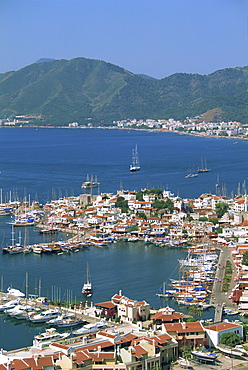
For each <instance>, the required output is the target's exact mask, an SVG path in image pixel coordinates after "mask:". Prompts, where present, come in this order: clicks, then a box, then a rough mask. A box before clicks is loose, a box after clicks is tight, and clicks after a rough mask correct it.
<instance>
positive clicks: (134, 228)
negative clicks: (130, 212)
mask: <svg viewBox="0 0 248 370" xmlns="http://www.w3.org/2000/svg"><path fill="white" fill-rule="evenodd" d="M138 230H139V226H138V225H132V226H130V229H129V231H130V233H131V232H132V231H138Z"/></svg>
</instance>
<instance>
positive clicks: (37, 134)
mask: <svg viewBox="0 0 248 370" xmlns="http://www.w3.org/2000/svg"><path fill="white" fill-rule="evenodd" d="M232 142H233V141H232V140H225V139H212V138H196V137H192V136H190V137H189V136H184V135H176V134H169V133H148V132H145V131H142V132H140V131H126V130H98V129H82V130H80V129H79V130H73V129H72V130H68V129H24V128H20V129H11V128H9V129H5V128H4V129H0V172H1V173H0V180H1V183H0V188H2V191H3V197H4V198H6V197H7V198H9V197H10V193H11V197H12V198H13V197H18V198H23V197H30V198H31V200H32V199H35V198H36V199H39V201H40V202H45V201H47V200H50V199H51V198H52V197H54V196H56V197H60V196H64V195H78V194H80V193H81V184H82V182H83V181H85V179H86V175H87V174H93V175H97V177H98V180H99V181H100V182H101V191H102V192H116V190H118V189H120V188H121V187H122V188H123V189H128V190H139V189H141V188H144V187H149V188H150V187H160V188H163V189H170V190H171V191H172V192H174V193H176V194H179V195H180V196H182V197H197V196H199V195H200V194H201V193H204V192H212V193H215V189H216V188H215V185H216V182H217V181H218V182H219V184H220V190H221V191H222V189H223V191H226V192H227V194H231V192H232V191H233V192H234V193H237V188H238V184H239V183H240V184H241V186H240V187H241V190H242V188H244V187H245V182H246V179H247V170H246V169H247V149H248V147H247V146H248V142H246V141H239V144H238V145H232ZM136 143H137V145H138V150H139V156H140V162H141V170H140V172H137V173H130V172H129V164H130V163H131V152H132V148H133V147H134V146H135V144H136ZM201 157H206V158H207V163H208V167H209V168H211V172H209V173H205V174H199V176H198V177H197V178H192V179H185V175H186V174H187V173H188V170H189V167H191V166H195V168H197V167H198V166H200V162H201ZM225 189H226V190H225ZM7 221H8V218H6V217H2V218H1V219H0V238H1V239H2V238H3V235H4V233H5V232H6V234H7V238H8V237H9V238H10V235H11V231H10V228H9V226H8V225H7V223H6V222H7ZM31 237H32V236H31ZM185 254H186V252H185V251H183V250H169V249H160V248H156V247H153V246H144V245H143V243H134V244H132V243H123V242H119V243H116V244H113V245H110V246H109V247H108V248H106V249H95V248H91V249H89V250H85V251H81V252H79V253H76V254H70V255H61V256H53V255H51V256H49V255H48V256H39V255H33V254H28V255H4V254H0V259H1V264H0V266H1V267H0V276H3V278H4V290H5V289H6V288H7V287H8V286H9V285H11V284H12V286H13V287H15V288H18V289H21V290H23V291H24V290H25V275H26V273H28V278H29V293H33V294H35V293H37V284H38V283H37V281H38V280H40V281H41V292H42V295H46V296H48V297H50V298H53V297H57V298H60V299H67V298H68V297H71V298H73V299H77V300H79V299H81V298H82V296H81V295H80V292H81V287H82V284H83V282H84V280H85V267H86V262H87V261H88V262H89V266H90V269H91V276H92V281H93V285H94V295H93V297H92V300H93V301H94V302H95V303H97V302H101V301H104V300H109V299H110V298H111V296H112V295H114V294H115V293H118V291H119V290H120V289H121V290H122V292H123V294H124V295H126V296H128V297H129V298H134V299H138V300H143V299H144V300H146V301H148V302H149V303H150V304H151V305H152V306H153V307H155V308H159V307H160V306H163V305H166V304H167V302H162V301H161V300H160V299H159V298H157V297H156V293H157V292H159V289H160V287H161V286H162V283H163V281H168V280H169V278H175V277H177V273H178V270H177V269H178V267H177V260H178V259H179V258H182V257H184V256H185ZM169 304H170V305H172V306H173V303H170V302H169ZM174 307H175V306H174ZM175 308H177V309H178V307H175ZM180 310H182V309H181V307H180ZM209 315H211V313H210V314H209ZM40 331H43V328H41V327H39V326H38V327H37V326H30V325H28V324H24V323H22V324H21V323H19V322H18V323H16V322H15V321H11V320H8V319H6V316H5V315H0V348H1V347H2V348H4V349H13V348H18V347H21V346H27V345H31V343H32V338H33V335H34V334H36V333H38V332H40Z"/></svg>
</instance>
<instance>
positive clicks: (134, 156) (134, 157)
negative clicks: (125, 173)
mask: <svg viewBox="0 0 248 370" xmlns="http://www.w3.org/2000/svg"><path fill="white" fill-rule="evenodd" d="M129 169H130V171H131V172H135V171H139V170H140V164H139V155H138V147H137V144H136V146H135V148H134V149H133V150H132V164H130V168H129Z"/></svg>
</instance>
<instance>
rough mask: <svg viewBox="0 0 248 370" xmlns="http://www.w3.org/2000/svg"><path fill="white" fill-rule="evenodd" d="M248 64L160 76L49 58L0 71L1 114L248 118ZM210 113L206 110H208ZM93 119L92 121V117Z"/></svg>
mask: <svg viewBox="0 0 248 370" xmlns="http://www.w3.org/2000/svg"><path fill="white" fill-rule="evenodd" d="M247 101H248V66H246V67H237V68H227V69H223V70H219V71H216V72H214V73H212V74H209V75H199V74H187V73H175V74H173V75H171V76H169V77H165V78H163V79H161V80H156V79H153V78H149V76H145V77H144V75H141V76H139V75H135V74H133V73H132V72H129V71H127V70H125V69H123V68H121V67H118V66H116V65H113V64H111V63H107V62H104V61H100V60H95V59H87V58H81V57H80V58H75V59H71V60H65V59H61V60H49V63H45V62H41V63H40V62H39V63H34V64H31V65H28V66H26V67H24V68H22V69H20V70H18V71H11V72H7V73H2V74H0V118H6V117H13V116H15V115H28V114H30V115H42V117H43V121H42V123H43V124H53V125H63V124H68V123H69V122H74V121H77V122H79V123H80V124H87V123H88V122H91V123H92V124H93V125H99V124H112V121H113V120H122V119H132V118H136V119H140V118H143V119H146V118H153V119H162V118H165V119H168V118H175V119H184V118H185V117H195V116H199V115H202V114H204V113H206V112H209V111H212V112H218V114H216V115H215V113H214V114H213V116H211V118H212V119H216V120H218V121H219V120H225V121H229V120H237V121H240V122H241V123H247V120H248V108H247ZM206 117H207V115H206ZM89 120H90V121H89Z"/></svg>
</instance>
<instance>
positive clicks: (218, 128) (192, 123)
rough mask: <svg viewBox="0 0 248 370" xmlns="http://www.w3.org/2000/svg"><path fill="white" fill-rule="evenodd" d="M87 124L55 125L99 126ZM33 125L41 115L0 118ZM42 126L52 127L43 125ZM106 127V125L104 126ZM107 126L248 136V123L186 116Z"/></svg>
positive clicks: (8, 122)
mask: <svg viewBox="0 0 248 370" xmlns="http://www.w3.org/2000/svg"><path fill="white" fill-rule="evenodd" d="M87 121H88V123H87V125H85V124H80V123H79V122H71V123H69V124H61V126H56V127H68V128H91V127H101V126H100V125H94V123H93V122H92V119H91V118H87ZM1 126H2V127H10V126H11V127H33V126H36V127H37V126H42V117H41V116H35V115H22V116H16V117H15V118H13V119H3V118H2V119H0V127H1ZM44 127H52V124H51V126H44ZM105 127H106V126H105ZM107 127H108V128H121V129H145V130H161V131H169V132H176V133H184V134H192V135H197V136H214V137H226V138H232V137H236V138H240V139H243V140H246V139H247V138H248V125H244V124H241V123H240V122H236V121H230V122H204V120H201V117H195V118H187V119H186V120H184V121H179V120H175V119H173V118H170V119H168V120H166V119H158V120H154V119H146V120H142V119H139V120H137V119H131V120H120V121H113V122H112V123H111V124H110V125H109V126H107Z"/></svg>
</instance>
